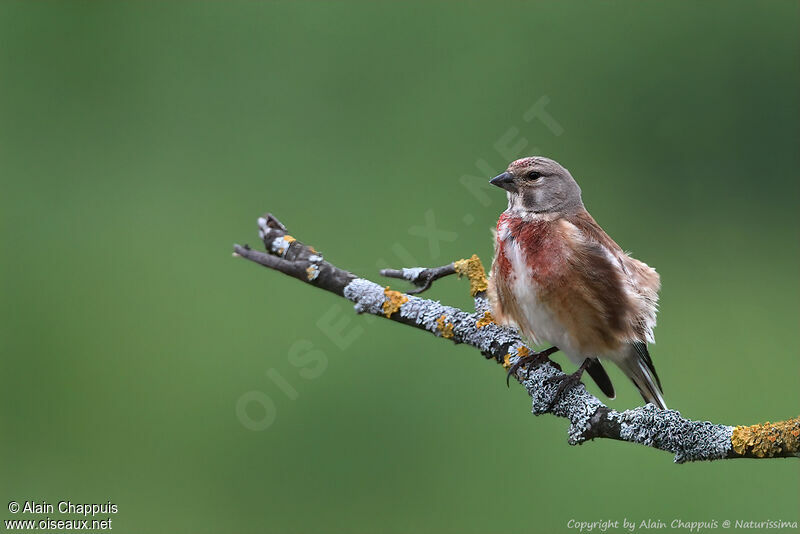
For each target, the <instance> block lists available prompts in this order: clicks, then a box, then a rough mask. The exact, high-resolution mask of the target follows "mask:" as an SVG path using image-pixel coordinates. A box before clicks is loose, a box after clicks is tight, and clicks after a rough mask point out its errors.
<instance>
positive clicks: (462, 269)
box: [453, 254, 489, 297]
mask: <svg viewBox="0 0 800 534" xmlns="http://www.w3.org/2000/svg"><path fill="white" fill-rule="evenodd" d="M453 266H454V267H455V270H456V273H458V276H459V277H461V276H466V277H467V278H469V292H470V294H472V296H473V297H474V296H475V295H477V294H478V293H480V292H481V291H486V290H487V289H488V288H489V282H488V281H487V280H486V271H484V270H483V264H482V263H481V260H480V258H478V256H477V254H473V255H472V257H471V258H469V259H466V260H458V261H456V262H454V263H453Z"/></svg>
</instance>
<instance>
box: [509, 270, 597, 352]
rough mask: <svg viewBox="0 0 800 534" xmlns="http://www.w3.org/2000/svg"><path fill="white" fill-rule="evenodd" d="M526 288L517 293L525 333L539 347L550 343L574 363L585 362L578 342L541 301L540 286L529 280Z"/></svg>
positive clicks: (519, 288) (521, 288) (518, 289)
mask: <svg viewBox="0 0 800 534" xmlns="http://www.w3.org/2000/svg"><path fill="white" fill-rule="evenodd" d="M518 280H519V279H518ZM524 286H525V287H524V288H523V287H518V288H517V291H520V293H518V295H521V298H520V312H521V313H522V314H523V317H521V318H520V319H521V323H522V324H521V325H520V326H522V330H523V333H524V334H525V335H526V336H527V337H530V338H532V339H531V341H533V343H535V344H537V345H541V344H548V343H549V344H551V345H555V346H556V347H558V348H559V350H561V352H563V353H564V354H566V355H567V356H568V357H569V359H570V360H572V361H573V362H574V363H581V362H583V360H584V359H585V358H586V356H585V355H582V354H581V351H580V350H579V349H578V343H577V340H575V339H574V338H573V336H572V335H570V333H569V331H568V330H567V328H566V327H565V325H563V324H562V323H561V321H559V320H558V317H556V315H555V313H553V312H552V311H551V310H550V309H549V308H548V306H547V304H546V303H545V302H543V301H542V300H541V298H540V296H539V294H540V289H539V287H538V284H537V283H536V282H532V281H530V280H529V281H528V282H526V283H525V284H524ZM523 295H524V296H523Z"/></svg>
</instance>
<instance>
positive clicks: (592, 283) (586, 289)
mask: <svg viewBox="0 0 800 534" xmlns="http://www.w3.org/2000/svg"><path fill="white" fill-rule="evenodd" d="M560 231H561V232H563V242H564V243H568V244H569V245H568V246H567V247H566V248H567V251H566V253H565V255H564V256H565V257H564V259H565V262H566V263H565V269H564V270H563V271H561V272H560V273H559V279H558V280H551V281H550V283H549V284H547V286H548V287H550V288H551V290H550V291H548V292H547V294H546V295H542V297H543V299H544V300H546V301H548V304H549V305H550V307H551V309H553V310H557V312H556V313H557V314H558V316H559V321H560V322H562V324H564V325H565V326H566V327H567V329H568V331H569V332H570V333H571V335H572V337H573V339H575V340H576V341H577V342H578V345H579V346H580V347H581V349H582V350H583V351H586V352H589V353H590V352H606V351H613V350H616V349H618V348H619V347H620V346H621V344H622V343H623V342H624V341H625V340H626V339H629V338H630V337H631V336H632V335H633V331H632V330H631V324H632V323H631V317H630V309H631V306H630V296H629V293H628V292H627V291H626V281H625V275H624V272H623V270H622V266H621V265H620V264H619V262H617V261H616V256H615V254H614V253H613V251H610V250H608V247H606V246H605V245H604V244H602V243H600V242H598V241H597V240H595V239H591V238H589V237H588V236H587V235H586V233H585V232H583V231H581V229H580V228H579V227H578V226H577V225H575V224H573V223H572V222H571V221H569V220H566V219H562V220H561V223H560ZM600 231H601V232H602V230H600ZM609 239H610V238H609Z"/></svg>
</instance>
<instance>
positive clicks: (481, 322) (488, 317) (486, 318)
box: [475, 311, 494, 328]
mask: <svg viewBox="0 0 800 534" xmlns="http://www.w3.org/2000/svg"><path fill="white" fill-rule="evenodd" d="M490 324H494V317H492V312H490V311H487V312H484V314H483V317H481V318H480V319H478V320H477V321H476V322H475V328H483V327H484V326H486V325H490Z"/></svg>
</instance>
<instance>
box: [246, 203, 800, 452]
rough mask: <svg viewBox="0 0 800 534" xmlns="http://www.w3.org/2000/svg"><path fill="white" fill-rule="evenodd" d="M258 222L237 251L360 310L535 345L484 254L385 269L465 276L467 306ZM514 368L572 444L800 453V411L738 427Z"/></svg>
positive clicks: (435, 329) (469, 339) (428, 279)
mask: <svg viewBox="0 0 800 534" xmlns="http://www.w3.org/2000/svg"><path fill="white" fill-rule="evenodd" d="M258 226H259V237H260V238H261V240H262V241H263V242H264V244H265V246H266V250H267V253H264V252H259V251H256V250H253V249H251V248H250V247H248V246H246V245H245V246H240V245H234V256H237V257H242V258H246V259H248V260H250V261H253V262H256V263H259V264H261V265H263V266H265V267H268V268H270V269H273V270H276V271H280V272H282V273H284V274H287V275H289V276H292V277H294V278H297V279H298V280H301V281H303V282H305V283H308V284H311V285H313V286H316V287H318V288H320V289H324V290H326V291H330V292H331V293H335V294H336V295H339V296H342V297H344V298H346V299H348V300H350V301H352V302H353V304H354V307H355V310H356V311H357V312H358V313H370V314H373V315H377V316H381V317H385V318H387V319H389V320H392V321H396V322H399V323H403V324H406V325H409V326H413V327H414V328H419V329H422V330H427V331H428V332H430V333H432V334H433V335H435V336H438V337H442V338H445V339H450V340H451V341H453V342H455V343H464V344H467V345H470V346H472V347H475V348H476V349H478V350H479V351H480V352H481V354H483V355H484V356H485V357H486V358H487V359H493V360H495V361H496V362H498V363H500V364H501V365H503V367H505V368H509V367H510V366H511V365H512V364H513V363H515V362H516V361H517V359H518V358H520V357H522V356H525V355H527V354H529V353H530V351H531V348H530V347H528V346H527V345H526V344H525V342H524V341H523V339H522V338H521V337H520V336H519V335H518V334H517V333H516V332H515V331H514V330H511V329H509V328H505V327H502V326H500V325H497V324H495V322H494V320H493V319H492V315H491V312H490V309H489V303H488V302H487V300H486V289H487V279H486V273H485V271H484V269H483V266H482V265H481V262H480V260H479V259H478V257H477V256H472V257H471V258H469V259H465V260H459V261H456V262H453V263H451V264H449V265H445V266H442V267H436V268H421V267H418V268H406V269H402V270H384V271H382V273H383V274H385V275H386V276H390V277H393V278H402V279H405V280H407V281H408V282H410V283H412V284H414V285H416V286H417V288H418V289H417V291H416V292H417V293H419V292H422V291H424V290H426V289H428V288H429V287H430V285H431V284H432V283H433V281H435V280H437V279H439V278H442V277H443V276H448V275H452V274H458V275H459V276H466V277H467V278H468V279H469V282H470V292H471V294H472V296H473V298H474V299H475V310H474V311H464V310H461V309H459V308H455V307H452V306H446V305H444V304H441V303H440V302H438V301H435V300H428V299H423V298H420V297H417V296H414V295H413V294H412V293H413V292H414V291H409V292H405V293H403V292H400V291H396V290H392V289H390V288H389V287H384V286H381V285H379V284H376V283H375V282H371V281H369V280H366V279H364V278H359V277H357V276H356V275H354V274H352V273H350V272H348V271H345V270H343V269H340V268H339V267H336V266H335V265H333V264H331V263H329V262H328V261H326V260H325V259H324V258H323V256H322V254H321V253H320V252H318V251H316V250H315V249H314V248H313V247H311V246H308V245H305V244H303V243H301V242H300V241H298V240H296V239H295V238H294V237H292V236H291V235H289V233H288V232H287V229H286V227H285V226H284V225H283V224H281V223H280V222H279V221H278V220H277V219H276V218H275V217H273V216H272V215H269V214H268V215H265V216H264V217H261V218H259V219H258ZM514 376H515V378H516V379H517V380H518V381H519V382H520V383H521V384H522V385H523V386H524V387H525V389H526V390H527V391H528V394H529V395H530V396H531V398H532V399H533V410H532V411H533V413H534V414H536V415H540V414H544V413H552V414H553V415H556V416H558V417H564V418H566V419H568V420H569V421H570V427H569V431H568V434H569V439H568V442H569V443H570V444H572V445H577V444H580V443H583V442H585V441H587V440H590V439H594V438H607V439H615V440H620V441H628V442H631V443H638V444H641V445H646V446H648V447H654V448H657V449H661V450H664V451H669V452H671V453H673V454H674V455H675V461H676V462H678V463H682V462H688V461H696V460H718V459H723V458H774V457H789V456H800V417H798V418H795V419H790V420H787V421H782V422H780V423H764V424H761V425H755V426H749V427H732V426H726V425H719V424H714V423H710V422H707V421H692V420H689V419H686V418H684V417H682V416H681V414H680V413H678V412H677V411H675V410H660V409H658V408H656V407H655V406H653V405H652V404H648V405H646V406H642V407H638V408H634V409H631V410H626V411H624V412H617V411H615V410H612V409H611V408H609V407H607V406H605V405H604V404H603V403H602V402H601V401H600V400H599V399H598V398H597V397H595V396H593V395H591V394H590V393H588V392H587V391H586V388H585V387H583V385H582V384H581V385H579V386H577V387H575V388H572V389H570V390H568V391H566V392H564V393H563V394H561V395H559V396H558V398H556V399H554V398H553V397H554V396H555V395H556V390H557V389H558V380H550V379H551V378H558V377H562V376H564V374H563V373H562V372H561V370H560V369H559V368H558V366H557V365H556V364H553V363H552V362H545V363H543V364H541V365H538V366H537V367H535V368H533V369H529V370H526V369H518V370H517V371H516V373H515V375H514Z"/></svg>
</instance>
